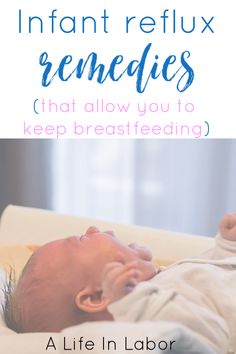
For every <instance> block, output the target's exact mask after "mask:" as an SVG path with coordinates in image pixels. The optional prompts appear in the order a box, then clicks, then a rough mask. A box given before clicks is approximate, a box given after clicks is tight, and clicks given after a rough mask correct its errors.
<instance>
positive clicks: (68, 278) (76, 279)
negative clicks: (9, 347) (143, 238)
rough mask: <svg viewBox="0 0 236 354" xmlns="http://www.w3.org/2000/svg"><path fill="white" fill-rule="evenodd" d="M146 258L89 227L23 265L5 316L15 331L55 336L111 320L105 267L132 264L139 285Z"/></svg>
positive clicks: (145, 275)
mask: <svg viewBox="0 0 236 354" xmlns="http://www.w3.org/2000/svg"><path fill="white" fill-rule="evenodd" d="M151 258H152V256H151V253H150V251H149V250H147V249H146V248H144V247H140V246H138V245H135V244H131V245H128V246H126V245H124V244H123V243H121V242H120V241H119V240H117V239H116V238H115V236H114V233H113V232H111V231H106V232H100V231H99V230H98V229H97V228H96V227H90V228H89V229H88V230H87V231H86V233H85V234H84V235H82V236H80V237H77V236H73V237H68V238H65V239H61V240H57V241H53V242H50V243H48V244H46V245H44V246H42V247H41V248H40V249H39V250H38V251H37V252H35V253H34V254H33V256H32V257H31V258H30V260H29V261H28V263H27V264H26V266H25V268H24V270H23V272H22V274H21V277H20V279H19V281H18V283H17V286H16V289H15V290H14V292H13V294H12V296H11V298H8V301H7V304H6V308H5V315H6V316H5V317H6V322H7V324H8V325H9V326H10V327H11V328H13V329H14V330H16V331H17V332H46V331H51V332H52V331H54V332H57V331H60V330H62V329H63V328H66V327H68V326H73V325H76V324H80V323H83V322H87V321H100V320H112V316H111V314H110V313H109V312H108V310H107V306H108V305H109V303H110V302H109V299H108V298H106V296H105V295H104V294H103V289H102V276H103V270H104V267H105V266H106V264H107V263H109V262H113V261H118V262H121V263H128V262H130V261H132V260H136V262H137V268H138V270H139V271H140V277H141V280H147V279H150V278H151V277H153V276H154V275H155V273H156V269H155V267H154V265H153V264H152V262H151Z"/></svg>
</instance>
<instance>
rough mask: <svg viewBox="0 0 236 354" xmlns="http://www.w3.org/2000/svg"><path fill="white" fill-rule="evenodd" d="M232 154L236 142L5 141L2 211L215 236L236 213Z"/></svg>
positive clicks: (0, 154)
mask: <svg viewBox="0 0 236 354" xmlns="http://www.w3.org/2000/svg"><path fill="white" fill-rule="evenodd" d="M235 155H236V140H198V139H196V140H154V139H153V140H152V139H149V140H134V139H122V140H114V139H113V140H110V139H107V140H105V139H101V140H1V141H0V163H1V165H0V166H1V167H0V209H1V211H2V210H3V208H4V207H5V206H6V205H7V204H9V203H12V204H18V205H25V206H33V207H40V208H47V209H52V210H55V211H58V212H63V213H70V214H74V215H80V216H87V217H93V218H99V219H105V220H110V221H115V222H121V223H129V224H139V225H145V226H150V227H157V228H162V229H168V230H173V231H180V232H187V233H195V234H203V235H214V234H215V233H216V230H217V224H218V221H219V218H220V216H221V215H222V214H224V213H226V212H230V211H233V210H236V184H235V179H236V178H235V177H236V166H235Z"/></svg>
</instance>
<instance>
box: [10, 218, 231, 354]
mask: <svg viewBox="0 0 236 354" xmlns="http://www.w3.org/2000/svg"><path fill="white" fill-rule="evenodd" d="M219 228H220V234H219V235H218V236H217V238H216V246H215V248H214V249H213V250H210V251H208V252H207V253H205V254H204V255H203V256H201V258H194V259H187V260H183V261H180V262H177V263H176V264H174V265H172V266H170V267H167V268H166V269H157V268H156V267H155V266H154V264H153V263H152V255H151V252H150V251H149V250H148V249H146V248H145V247H141V246H138V245H136V244H130V245H128V246H127V245H124V244H123V243H121V242H120V241H119V240H118V239H116V237H115V235H114V233H113V232H112V231H106V232H101V231H99V229H98V228H96V227H90V228H89V229H88V230H87V231H86V233H85V234H84V235H82V236H79V237H78V236H72V237H68V238H66V239H60V240H57V241H53V242H50V243H48V244H46V245H44V246H42V247H41V248H40V249H38V251H36V252H35V253H34V254H33V256H32V257H31V258H30V259H29V261H28V263H27V264H26V266H25V268H24V270H23V272H22V274H21V277H20V279H19V281H18V283H17V286H16V288H15V289H14V291H13V292H12V293H11V292H10V293H9V294H8V296H6V305H5V309H4V314H5V320H6V323H7V325H8V326H9V327H10V328H12V329H13V330H15V331H16V332H19V333H21V332H47V331H48V332H50V331H51V332H58V331H60V330H62V329H64V328H66V327H69V326H73V325H77V324H81V323H84V322H87V321H103V320H110V321H113V320H119V321H131V322H136V321H146V320H148V321H149V320H151V321H158V320H164V321H174V322H178V323H181V324H183V325H185V326H187V327H188V328H189V329H190V330H192V331H193V332H194V333H195V334H196V335H197V336H198V337H199V338H201V340H203V341H205V343H207V345H210V346H211V348H213V349H214V350H215V349H216V348H215V345H216V342H217V340H218V338H220V343H221V345H222V347H223V346H227V347H228V348H227V350H230V348H231V347H234V348H235V346H236V302H235V295H236V213H235V214H231V215H226V216H225V217H224V218H223V219H222V221H221V223H220V226H219ZM217 345H218V344H217Z"/></svg>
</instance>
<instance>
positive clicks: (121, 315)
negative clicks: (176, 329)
mask: <svg viewBox="0 0 236 354" xmlns="http://www.w3.org/2000/svg"><path fill="white" fill-rule="evenodd" d="M109 311H110V312H111V313H112V315H113V316H114V319H115V320H117V321H129V322H139V321H150V320H151V321H170V322H175V323H179V324H180V325H183V326H185V327H187V328H188V329H189V330H190V331H191V333H193V335H194V336H196V337H197V338H198V339H199V340H200V342H201V343H203V344H205V345H206V346H207V347H209V348H211V349H212V350H213V351H215V352H216V353H220V354H226V353H236V242H234V241H228V240H225V239H223V238H222V237H221V236H220V235H218V236H217V237H216V245H215V248H214V249H212V250H209V251H208V252H206V253H204V254H203V255H202V256H201V257H199V258H193V259H185V260H181V261H179V262H177V263H175V264H174V265H171V266H170V267H167V268H165V269H163V270H162V271H161V272H160V273H159V274H157V275H156V276H155V277H154V278H152V279H151V280H149V281H147V282H142V283H140V284H138V285H137V286H136V288H135V289H134V290H133V291H132V292H131V293H129V294H128V295H126V296H125V297H123V298H122V299H121V300H119V301H117V302H115V303H113V304H111V305H110V306H109Z"/></svg>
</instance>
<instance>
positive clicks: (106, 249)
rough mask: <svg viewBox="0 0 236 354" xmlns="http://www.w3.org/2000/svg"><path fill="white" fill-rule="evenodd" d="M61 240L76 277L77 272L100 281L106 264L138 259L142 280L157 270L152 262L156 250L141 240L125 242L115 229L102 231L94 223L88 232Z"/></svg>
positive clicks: (85, 278) (86, 278) (69, 265)
mask: <svg viewBox="0 0 236 354" xmlns="http://www.w3.org/2000/svg"><path fill="white" fill-rule="evenodd" d="M59 242H60V241H59ZM61 242H63V243H64V248H65V252H66V253H67V255H68V257H69V259H70V262H68V263H67V267H71V273H74V274H75V277H76V274H77V276H78V275H79V276H80V277H82V278H84V281H86V280H89V281H90V280H91V281H93V282H94V283H96V282H97V283H98V285H99V284H100V282H101V279H102V274H103V269H104V267H105V265H106V264H107V263H108V262H113V261H118V262H121V263H127V262H130V261H132V260H136V261H137V267H138V268H139V270H140V271H141V277H142V280H147V279H149V278H151V277H153V276H154V275H155V274H156V268H155V267H154V265H153V264H152V262H151V260H152V254H151V252H150V251H149V250H148V249H147V248H145V247H142V246H138V245H137V244H130V245H125V244H123V243H122V242H120V241H119V240H118V239H117V238H116V237H115V235H114V233H113V232H112V231H105V232H101V231H100V230H99V229H98V228H96V227H90V228H88V230H87V231H86V233H85V234H84V235H82V236H72V237H69V238H67V239H64V240H61Z"/></svg>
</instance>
